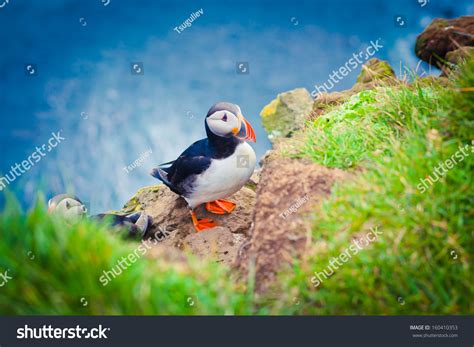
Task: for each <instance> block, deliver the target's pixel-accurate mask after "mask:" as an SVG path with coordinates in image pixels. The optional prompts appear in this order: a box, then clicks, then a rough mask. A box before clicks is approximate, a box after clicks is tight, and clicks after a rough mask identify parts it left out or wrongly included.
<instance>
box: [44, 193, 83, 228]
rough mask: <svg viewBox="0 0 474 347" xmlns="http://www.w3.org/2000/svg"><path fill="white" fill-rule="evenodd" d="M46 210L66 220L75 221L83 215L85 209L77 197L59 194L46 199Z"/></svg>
mask: <svg viewBox="0 0 474 347" xmlns="http://www.w3.org/2000/svg"><path fill="white" fill-rule="evenodd" d="M48 212H49V213H55V214H56V213H57V214H59V215H61V216H63V217H64V218H65V219H66V220H67V221H70V222H73V221H77V220H78V219H79V218H81V217H82V216H85V215H86V213H87V209H86V207H85V206H84V204H83V203H82V201H81V200H79V199H78V198H77V197H75V196H73V195H68V194H60V195H56V196H55V197H53V198H51V199H50V200H49V201H48Z"/></svg>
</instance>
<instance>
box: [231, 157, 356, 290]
mask: <svg viewBox="0 0 474 347" xmlns="http://www.w3.org/2000/svg"><path fill="white" fill-rule="evenodd" d="M346 175H348V174H347V173H345V172H343V171H342V170H339V169H330V168H326V167H323V166H320V165H317V164H314V163H312V162H311V161H306V160H295V159H289V158H272V159H271V160H268V159H267V160H266V162H265V165H264V167H263V171H262V177H261V182H260V184H259V185H258V188H257V203H256V205H255V214H254V222H255V224H254V227H253V229H252V231H251V234H252V235H251V238H250V241H249V242H248V243H245V244H244V245H243V246H242V249H241V250H240V252H239V258H238V260H237V263H236V265H237V267H238V269H239V270H240V271H241V272H240V273H241V275H242V278H247V275H248V271H249V270H250V269H254V271H255V290H256V291H257V292H264V291H266V290H267V289H268V288H269V286H270V285H271V284H272V282H273V281H274V279H275V277H276V274H277V273H278V272H279V271H280V270H282V269H283V268H285V267H290V266H291V264H292V262H293V259H294V258H298V257H299V256H301V255H302V254H303V253H304V249H305V247H306V244H307V243H308V241H309V240H308V236H310V234H311V227H312V225H313V218H314V214H315V213H316V211H317V208H318V206H319V204H320V203H321V202H322V200H323V199H325V198H326V197H327V196H328V195H329V194H330V191H331V187H332V185H333V184H334V182H335V181H337V180H340V179H342V178H343V177H345V176H346Z"/></svg>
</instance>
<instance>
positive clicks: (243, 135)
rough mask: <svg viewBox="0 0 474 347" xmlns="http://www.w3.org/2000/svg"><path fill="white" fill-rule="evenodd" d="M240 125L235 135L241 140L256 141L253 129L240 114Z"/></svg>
mask: <svg viewBox="0 0 474 347" xmlns="http://www.w3.org/2000/svg"><path fill="white" fill-rule="evenodd" d="M241 121H242V125H241V127H240V131H239V132H238V133H237V134H236V137H237V138H239V139H241V140H243V141H252V142H257V137H256V136H255V130H253V128H252V126H251V125H250V123H249V122H248V121H247V120H246V119H245V118H244V116H242V115H241Z"/></svg>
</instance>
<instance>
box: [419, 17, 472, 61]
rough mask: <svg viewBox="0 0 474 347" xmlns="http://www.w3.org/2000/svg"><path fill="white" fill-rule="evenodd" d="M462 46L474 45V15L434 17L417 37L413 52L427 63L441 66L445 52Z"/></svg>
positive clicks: (444, 59)
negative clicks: (447, 17) (452, 17)
mask: <svg viewBox="0 0 474 347" xmlns="http://www.w3.org/2000/svg"><path fill="white" fill-rule="evenodd" d="M462 46H474V16H464V17H459V18H456V19H440V18H436V19H434V20H433V21H432V22H431V24H430V25H429V26H428V27H427V28H426V29H425V30H424V31H423V32H422V33H421V34H420V35H419V36H418V37H417V39H416V45H415V54H416V55H417V56H418V57H419V58H420V59H422V60H424V61H426V62H427V63H430V64H432V65H435V66H438V67H441V66H443V65H444V64H445V62H446V55H447V53H448V52H451V51H455V50H457V49H458V48H460V47H462Z"/></svg>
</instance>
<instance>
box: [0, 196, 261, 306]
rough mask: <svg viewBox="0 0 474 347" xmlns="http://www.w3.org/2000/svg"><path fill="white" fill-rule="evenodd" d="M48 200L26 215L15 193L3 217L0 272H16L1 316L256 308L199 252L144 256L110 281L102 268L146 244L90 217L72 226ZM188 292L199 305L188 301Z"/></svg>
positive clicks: (0, 301)
mask: <svg viewBox="0 0 474 347" xmlns="http://www.w3.org/2000/svg"><path fill="white" fill-rule="evenodd" d="M43 206H44V204H42V203H38V204H37V205H36V207H35V208H33V209H32V210H31V211H29V213H28V214H27V215H26V216H25V215H23V214H21V213H20V209H19V208H18V207H17V206H16V204H15V203H14V201H12V200H11V199H10V200H9V202H8V205H7V209H6V210H5V211H3V213H2V214H1V215H0V237H1V240H2V241H1V242H0V254H1V257H0V271H1V272H4V271H6V270H8V269H9V272H8V275H9V276H10V277H12V279H10V280H9V281H8V282H7V283H6V284H5V285H4V286H3V287H1V288H0V314H2V315H18V314H21V315H23V314H26V315H37V314H61V315H118V314H138V315H142V314H148V315H194V314H200V315H202V314H219V315H223V314H247V313H251V312H252V306H251V302H250V300H249V299H248V298H249V297H248V296H247V295H246V294H245V292H244V291H243V288H240V287H238V286H236V285H235V284H234V283H233V281H232V280H231V279H230V276H229V274H228V272H227V271H226V270H225V269H224V268H223V267H221V266H220V265H218V264H214V263H211V262H202V261H199V260H198V259H194V258H189V259H188V260H187V261H184V262H181V263H179V264H174V265H173V264H171V263H170V262H168V261H166V260H164V259H163V260H161V259H159V258H158V259H156V258H155V259H153V258H151V257H148V256H146V255H145V256H142V257H141V258H140V259H139V260H138V261H136V262H135V263H133V264H132V263H130V266H129V267H128V268H126V269H125V270H123V272H122V274H121V275H119V276H117V277H116V278H115V279H112V280H111V282H109V283H108V284H107V285H106V286H103V285H102V283H101V282H100V281H99V278H100V276H102V275H103V270H110V269H111V268H112V267H114V266H117V261H119V260H120V259H121V258H122V257H127V256H128V255H129V254H130V253H132V252H134V251H135V250H136V248H137V246H138V245H139V243H136V242H126V241H123V240H122V238H121V237H117V236H116V235H114V234H113V233H112V232H111V231H110V230H108V229H107V227H105V226H103V225H99V224H94V223H92V222H89V221H87V220H84V221H81V222H79V223H77V224H74V225H72V226H71V225H67V224H65V222H64V221H63V220H60V219H56V218H52V217H51V216H49V215H48V214H47V213H46V211H45V209H44V207H43ZM145 249H146V248H145ZM136 254H139V255H141V254H143V253H142V252H138V253H136ZM188 297H191V299H189V303H192V301H194V305H192V306H190V305H188V299H187V298H188ZM83 298H84V299H83ZM191 300H192V301H191ZM86 302H87V305H85V304H86Z"/></svg>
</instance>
